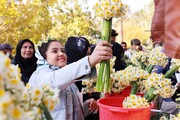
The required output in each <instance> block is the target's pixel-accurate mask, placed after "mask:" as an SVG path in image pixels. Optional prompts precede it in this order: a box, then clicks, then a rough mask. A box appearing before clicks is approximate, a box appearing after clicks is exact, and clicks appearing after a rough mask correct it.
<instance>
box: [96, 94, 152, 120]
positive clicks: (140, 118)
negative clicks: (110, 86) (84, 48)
mask: <svg viewBox="0 0 180 120" xmlns="http://www.w3.org/2000/svg"><path fill="white" fill-rule="evenodd" d="M123 100H124V97H109V98H101V99H99V100H98V101H97V104H98V106H99V115H100V120H150V113H151V108H152V107H153V104H152V105H151V106H150V107H147V108H122V101H123Z"/></svg>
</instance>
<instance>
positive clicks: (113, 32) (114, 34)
mask: <svg viewBox="0 0 180 120" xmlns="http://www.w3.org/2000/svg"><path fill="white" fill-rule="evenodd" d="M117 35H118V33H117V32H116V31H115V30H114V29H112V31H111V36H112V37H113V36H117Z"/></svg>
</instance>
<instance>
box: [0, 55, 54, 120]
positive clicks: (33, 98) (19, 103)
mask: <svg viewBox="0 0 180 120" xmlns="http://www.w3.org/2000/svg"><path fill="white" fill-rule="evenodd" d="M0 58H1V59H0V66H1V67H0V120H26V119H27V120H42V119H45V118H46V119H48V120H52V118H51V116H50V113H49V111H51V110H53V109H54V104H55V102H56V100H55V99H54V95H55V94H54V92H53V91H52V90H51V89H50V88H48V87H47V88H45V87H42V88H41V87H39V88H31V89H27V88H26V87H25V86H24V83H23V82H22V81H21V74H20V69H19V68H18V66H14V65H11V64H10V59H9V58H8V57H7V56H6V55H4V54H3V53H2V52H0ZM45 101H48V102H45Z"/></svg>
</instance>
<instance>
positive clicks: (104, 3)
mask: <svg viewBox="0 0 180 120" xmlns="http://www.w3.org/2000/svg"><path fill="white" fill-rule="evenodd" d="M93 9H94V11H95V14H96V15H97V16H98V17H101V18H104V19H107V20H109V19H110V18H113V17H121V16H124V15H125V11H126V9H127V6H126V5H124V4H122V2H121V0H100V2H97V3H96V4H95V6H94V8H93Z"/></svg>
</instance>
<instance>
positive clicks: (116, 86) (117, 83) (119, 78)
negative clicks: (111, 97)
mask: <svg viewBox="0 0 180 120" xmlns="http://www.w3.org/2000/svg"><path fill="white" fill-rule="evenodd" d="M124 74H125V71H123V70H122V71H117V72H115V73H111V82H112V83H111V85H112V88H111V93H120V92H121V91H122V90H124V89H125V88H126V87H128V86H130V82H129V81H128V80H125V76H124ZM123 76H124V77H123Z"/></svg>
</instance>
